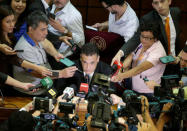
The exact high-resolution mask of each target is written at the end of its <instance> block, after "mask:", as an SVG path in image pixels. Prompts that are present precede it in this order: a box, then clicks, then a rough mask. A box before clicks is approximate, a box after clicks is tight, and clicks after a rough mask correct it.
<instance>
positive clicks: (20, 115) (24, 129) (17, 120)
mask: <svg viewBox="0 0 187 131" xmlns="http://www.w3.org/2000/svg"><path fill="white" fill-rule="evenodd" d="M34 126H35V121H34V118H33V116H32V114H30V113H29V112H26V111H16V112H13V113H12V114H11V116H10V117H9V118H8V130H9V131H32V130H33V127H34Z"/></svg>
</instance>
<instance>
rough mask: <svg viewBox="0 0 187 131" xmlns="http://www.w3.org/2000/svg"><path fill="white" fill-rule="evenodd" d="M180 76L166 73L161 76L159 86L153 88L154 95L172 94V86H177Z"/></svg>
mask: <svg viewBox="0 0 187 131" xmlns="http://www.w3.org/2000/svg"><path fill="white" fill-rule="evenodd" d="M179 81H180V77H179V76H178V75H168V76H162V77H161V86H156V87H155V88H154V95H155V96H156V97H166V96H170V97H171V96H173V92H172V88H174V87H179Z"/></svg>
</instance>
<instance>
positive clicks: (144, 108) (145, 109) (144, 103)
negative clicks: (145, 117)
mask: <svg viewBox="0 0 187 131" xmlns="http://www.w3.org/2000/svg"><path fill="white" fill-rule="evenodd" d="M141 104H142V113H149V102H148V100H147V97H145V96H141Z"/></svg>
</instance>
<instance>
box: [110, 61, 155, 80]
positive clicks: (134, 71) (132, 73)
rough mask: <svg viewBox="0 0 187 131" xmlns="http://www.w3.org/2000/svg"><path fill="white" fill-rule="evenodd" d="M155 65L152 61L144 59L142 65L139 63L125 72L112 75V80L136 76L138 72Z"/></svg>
mask: <svg viewBox="0 0 187 131" xmlns="http://www.w3.org/2000/svg"><path fill="white" fill-rule="evenodd" d="M153 66H154V65H153V64H152V63H151V62H149V61H144V62H142V63H141V64H140V65H138V66H136V67H134V68H132V69H130V70H128V71H126V72H124V73H119V74H118V75H116V76H114V77H112V79H111V81H113V82H118V81H121V80H123V79H125V78H129V77H132V76H135V75H137V74H140V73H141V72H143V71H145V70H148V69H150V68H152V67H153Z"/></svg>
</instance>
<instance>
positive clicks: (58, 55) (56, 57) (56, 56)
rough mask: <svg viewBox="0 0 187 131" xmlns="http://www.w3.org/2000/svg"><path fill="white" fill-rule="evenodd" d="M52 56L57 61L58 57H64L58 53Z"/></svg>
mask: <svg viewBox="0 0 187 131" xmlns="http://www.w3.org/2000/svg"><path fill="white" fill-rule="evenodd" d="M54 58H55V60H56V61H57V62H59V61H60V59H63V58H64V56H63V55H62V54H60V53H57V54H56V55H55V56H54Z"/></svg>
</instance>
